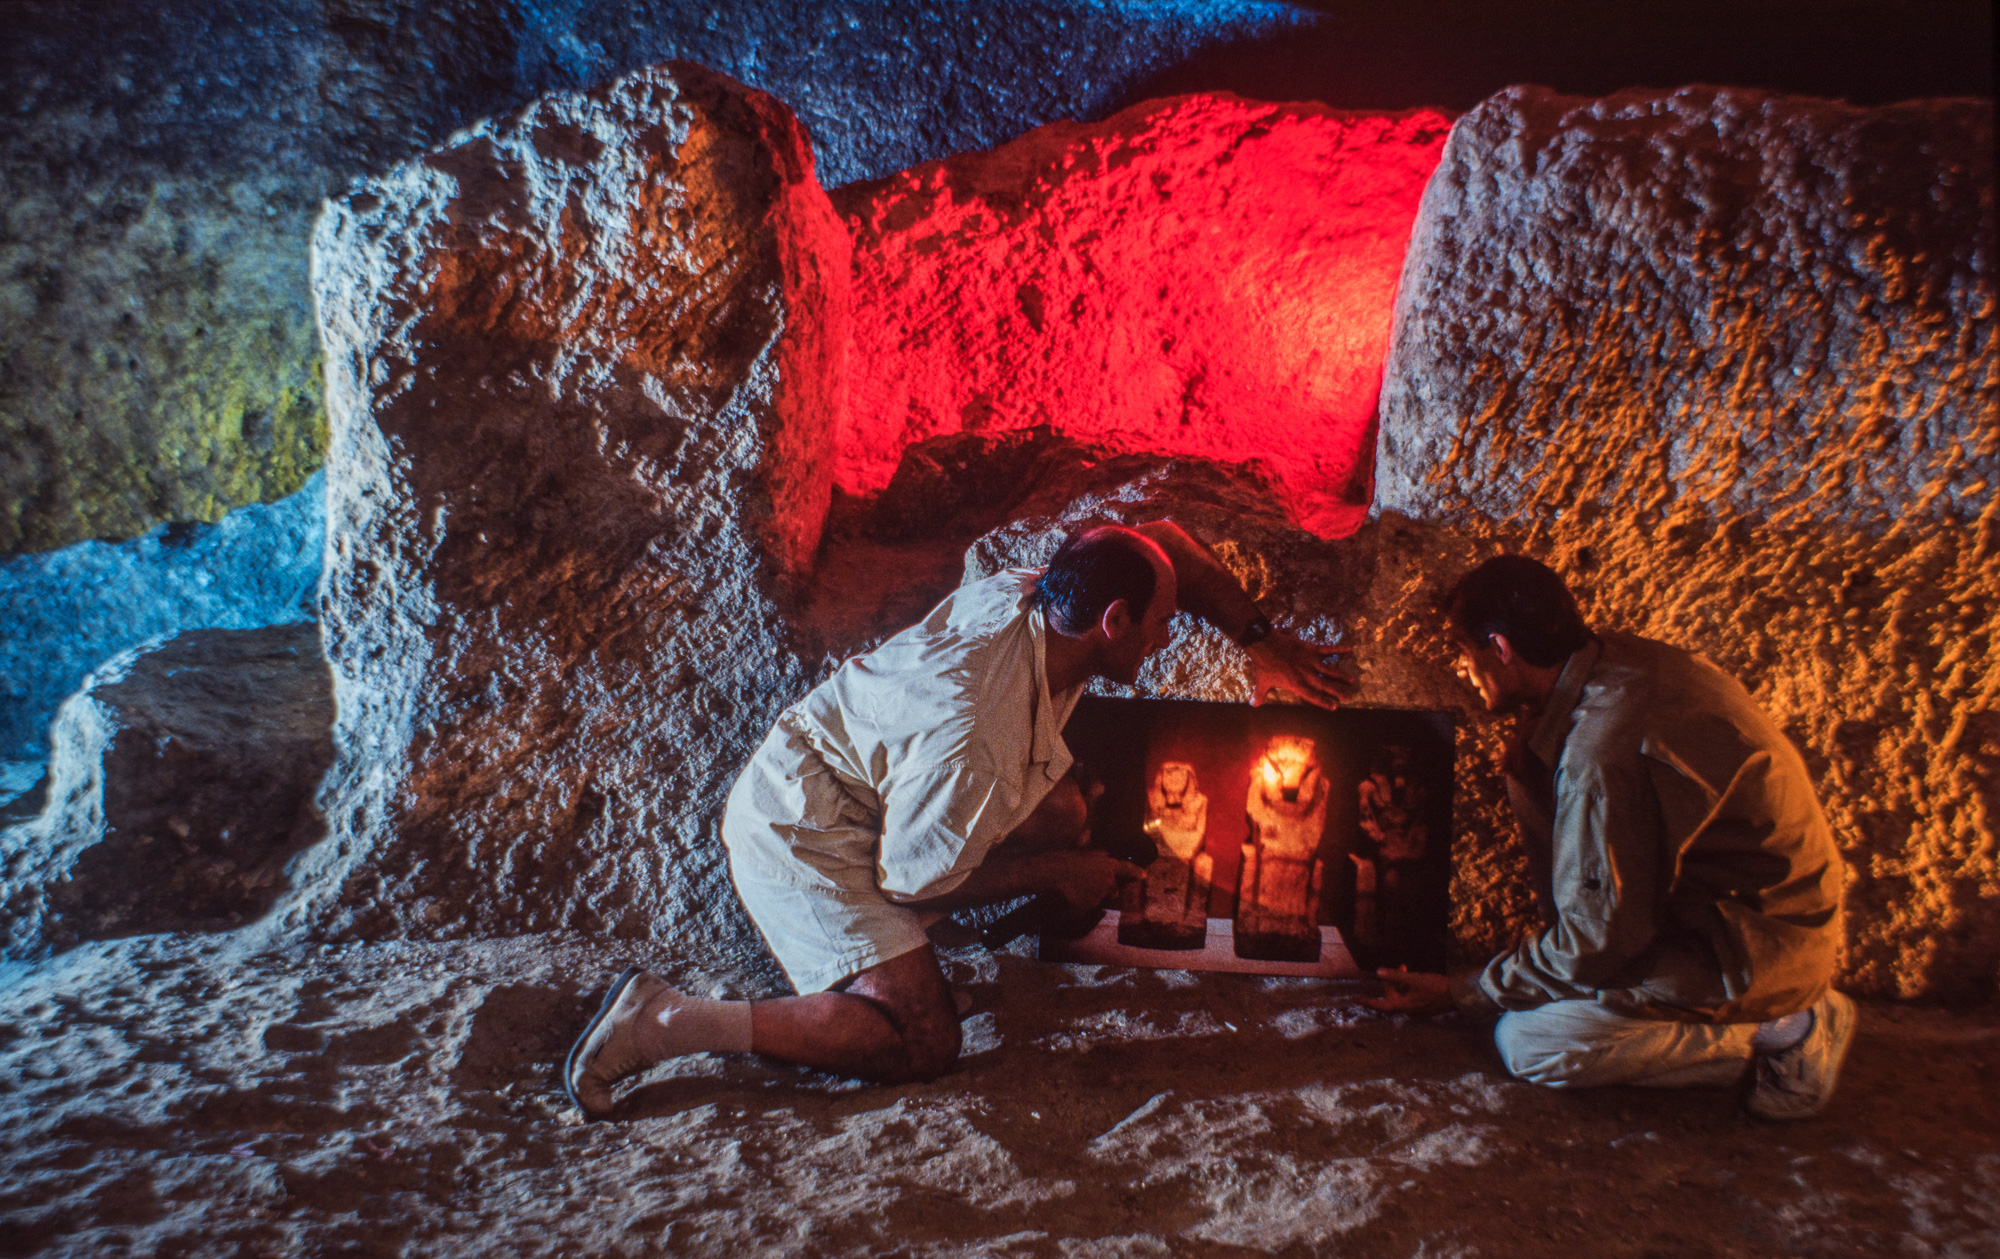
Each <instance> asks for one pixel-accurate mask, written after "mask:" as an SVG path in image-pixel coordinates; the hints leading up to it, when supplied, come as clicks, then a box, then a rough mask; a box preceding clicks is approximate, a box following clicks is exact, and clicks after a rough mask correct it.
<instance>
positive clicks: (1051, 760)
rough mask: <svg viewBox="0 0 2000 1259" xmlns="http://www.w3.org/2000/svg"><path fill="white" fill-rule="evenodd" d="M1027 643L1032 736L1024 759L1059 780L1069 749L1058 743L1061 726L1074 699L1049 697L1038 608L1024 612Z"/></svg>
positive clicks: (1044, 626)
mask: <svg viewBox="0 0 2000 1259" xmlns="http://www.w3.org/2000/svg"><path fill="white" fill-rule="evenodd" d="M1028 639H1029V641H1030V642H1031V643H1032V644H1033V648H1032V650H1031V652H1030V654H1031V655H1032V656H1033V657H1034V661H1035V734H1034V747H1033V748H1032V749H1031V750H1030V753H1029V756H1028V759H1029V761H1030V762H1032V763H1033V764H1036V765H1045V766H1047V767H1048V771H1049V777H1051V778H1061V777H1062V776H1063V775H1064V774H1067V773H1068V772H1069V767H1070V754H1069V745H1068V744H1066V743H1064V742H1063V740H1062V725H1063V721H1064V719H1065V718H1067V717H1068V716H1069V710H1070V709H1071V708H1073V707H1074V704H1072V703H1069V702H1067V701H1069V700H1071V699H1073V698H1074V696H1072V695H1070V694H1069V693H1068V692H1065V693H1064V695H1063V697H1062V700H1061V701H1059V700H1058V699H1057V698H1056V697H1055V696H1052V695H1050V694H1049V660H1048V624H1047V622H1046V621H1045V620H1044V618H1043V616H1042V610H1041V608H1040V607H1033V608H1029V609H1028ZM1078 689H1079V690H1081V689H1082V688H1081V687H1078Z"/></svg>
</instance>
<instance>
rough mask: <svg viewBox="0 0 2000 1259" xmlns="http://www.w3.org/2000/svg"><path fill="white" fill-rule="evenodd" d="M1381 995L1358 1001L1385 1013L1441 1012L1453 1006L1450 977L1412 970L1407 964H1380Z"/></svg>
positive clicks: (1378, 974)
mask: <svg viewBox="0 0 2000 1259" xmlns="http://www.w3.org/2000/svg"><path fill="white" fill-rule="evenodd" d="M1375 974H1376V975H1377V976H1378V977H1380V978H1381V980H1382V995H1381V996H1379V997H1363V998H1362V999H1361V1004H1362V1005H1365V1006H1367V1007H1368V1008H1369V1009H1371V1010H1380V1011H1382V1012H1383V1013H1384V1014H1444V1013H1446V1012H1448V1011H1449V1010H1450V1009H1451V1008H1452V1000H1451V980H1450V979H1449V978H1447V977H1446V976H1443V975H1431V974H1426V973H1425V972H1423V971H1413V970H1411V969H1410V968H1408V967H1407V966H1398V967H1397V968H1396V969H1394V970H1390V969H1389V968H1388V967H1386V966H1385V967H1383V968H1382V969H1381V970H1378V971H1376V972H1375Z"/></svg>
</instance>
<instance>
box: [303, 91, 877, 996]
mask: <svg viewBox="0 0 2000 1259" xmlns="http://www.w3.org/2000/svg"><path fill="white" fill-rule="evenodd" d="M812 171H813V168H812V159H811V154H810V150H809V149H808V147H807V144H806V139H805V136H804V134H803V132H802V131H801V129H800V128H799V127H798V125H797V124H796V123H795V122H794V120H793V119H792V117H791V116H790V115H789V114H788V113H786V112H785V110H784V108H783V107H782V106H780V105H779V104H778V103H777V102H776V101H774V100H773V99H771V98H770V97H768V96H765V95H763V94H761V93H757V92H752V91H750V90H748V89H746V88H743V87H741V86H740V85H738V84H735V83H733V82H731V81H729V80H727V79H724V78H722V77H721V76H719V75H716V74H714V73H712V72H709V71H705V70H701V69H699V68H697V67H692V66H686V65H672V66H668V67H661V68H656V69H653V70H648V71H643V72H640V73H637V74H634V75H631V76H628V77H626V78H623V79H619V80H617V81H615V82H612V83H610V84H607V85H605V86H603V87H599V88H596V89H593V90H591V91H588V92H582V93H576V94H568V95H556V96H551V97H548V98H545V99H543V100H542V101H540V102H537V103H536V104H534V105H533V106H531V107H529V108H527V109H526V110H524V111H523V112H521V113H520V114H519V115H517V116H515V117H512V118H508V119H504V120H500V121H497V122H493V123H488V124H482V125H480V126H478V127H475V128H473V129H472V130H470V131H468V132H466V133H464V134H463V135H461V136H460V137H459V138H458V139H457V140H456V141H455V142H454V143H452V144H450V145H449V146H447V147H445V148H443V149H440V150H438V151H436V152H433V153H430V154H427V155H425V156H424V157H423V158H421V159H420V160H417V161H414V162H411V163H409V164H407V165H405V166H402V167H400V168H398V169H396V170H394V171H392V172H390V173H389V174H387V175H384V176H382V177H380V178H378V179H375V180H371V181H369V182H367V183H365V184H363V185H360V186H358V187H357V188H356V189H355V190H354V191H353V192H352V193H351V194H350V195H349V196H348V197H347V198H346V199H345V200H343V201H341V202H339V203H337V204H334V205H332V206H331V207H330V208H329V210H328V212H327V214H326V216H325V218H324V220H323V221H322V223H321V225H320V229H319V234H318V238H317V241H316V244H315V264H314V282H315V285H316V291H317V294H318V298H319V305H320V320H321V327H322V330H323V334H324V338H325V342H326V346H327V356H328V371H327V399H328V408H329V415H330V417H331V426H332V445H331V450H330V455H329V459H328V466H327V496H328V572H327V576H326V582H325V586H324V590H323V600H322V613H323V620H324V625H325V630H326V639H327V652H328V658H329V660H330V661H331V663H332V665H333V669H334V679H335V693H336V695H337V696H338V698H339V710H340V717H339V722H338V725H337V727H336V740H335V742H336V748H337V759H336V762H335V766H334V770H333V772H332V774H331V775H329V778H328V786H327V789H326V792H325V795H324V807H325V809H326V812H327V815H328V825H329V838H328V840H327V842H326V843H325V844H324V845H322V846H321V847H320V848H319V849H317V850H315V851H314V852H313V853H312V854H309V857H308V859H307V860H308V862H309V863H310V864H311V865H312V867H313V872H312V874H311V876H310V878H309V879H307V878H303V877H302V881H301V882H302V886H305V885H306V884H310V885H311V888H312V890H311V891H310V892H309V893H308V894H302V895H301V896H300V897H299V898H298V899H297V900H296V901H294V902H293V903H292V904H291V905H290V906H289V907H288V909H287V913H286V915H285V917H284V920H283V921H284V924H285V926H286V927H287V928H288V929H292V928H303V929H307V930H309V931H312V932H315V933H322V934H331V935H341V934H344V933H366V934H370V935H377V934H385V933H388V934H394V933H406V934H419V935H421V934H443V935H450V934H456V933H463V932H467V931H475V930H476V931H478V932H481V933H485V934H507V933H511V932H518V931H533V930H541V929H549V928H557V927H573V928H581V929H588V930H592V931H599V932H608V933H614V934H620V935H625V936H636V937H642V938H643V937H675V938H680V939H684V940H691V941H693V942H695V946H696V947H699V948H701V949H702V950H703V951H705V952H708V953H711V954H713V955H715V956H717V957H718V958H721V957H726V956H728V955H731V952H732V950H734V951H735V954H736V955H742V956H748V955H750V954H753V953H760V952H761V947H760V946H759V945H758V944H757V943H756V940H755V936H754V934H751V933H749V932H748V927H747V923H746V921H745V920H744V919H743V918H742V916H741V914H740V912H739V911H737V910H736V908H735V898H734V896H733V895H732V894H731V893H730V889H729V883H728V877H727V873H726V870H725V868H724V865H723V857H722V851H721V848H720V846H719V842H718V840H717V839H716V837H715V823H716V820H717V814H718V812H719V807H720V803H721V800H722V798H723V795H724V794H725V792H726V790H727V788H728V786H729V783H730V781H731V779H732V778H733V775H734V773H735V771H736V769H737V767H738V766H740V764H741V763H742V761H743V760H744V759H745V758H746V757H747V755H748V753H749V751H750V750H751V748H752V747H753V746H754V743H755V742H756V741H757V740H758V739H761V738H762V736H763V733H764V732H765V730H766V729H768V727H769V724H770V722H771V721H772V720H773V719H774V718H775V716H776V714H777V711H778V709H779V708H780V707H781V706H782V705H783V704H784V703H786V702H788V701H789V700H791V699H792V698H794V697H795V696H796V694H797V693H798V692H799V691H800V690H801V689H802V688H803V685H804V675H803V674H802V672H801V667H800V664H799V661H798V659H797V658H796V656H795V655H794V653H793V650H792V648H791V645H790V644H789V642H788V641H787V639H786V637H785V633H784V630H783V626H782V622H781V620H780V614H779V604H778V602H777V600H778V598H779V597H780V595H781V594H782V593H783V590H784V588H785V585H786V583H787V581H788V580H789V579H790V578H791V577H792V576H793V575H795V574H796V573H797V572H798V571H799V570H800V569H801V568H802V567H803V566H804V564H805V563H806V562H807V560H809V558H810V556H811V555H812V553H813V550H814V547H815V546H816V544H817V541H818V536H819V530H820V528H821V524H822V521H823V518H824V514H825V510H826V502H827V495H828V485H829V483H828V477H827V472H828V469H829V468H830V466H831V443H832V440H833V434H834V431H835V427H836V425H837V422H838V417H839V414H840V410H841V405H842V399H841V375H840V366H841V356H842V353H843V351H844V346H845V344H846V338H847V332H846V326H845V322H844V319H843V312H844V310H845V303H846V292H845V290H846V285H847V276H848V266H849V258H848V248H847V238H846V235H845V233H844V232H843V231H842V229H841V226H840V222H839V220H838V218H836V217H835V216H834V214H833V212H832V209H831V207H830V206H829V205H828V203H827V200H826V196H825V194H824V193H823V192H822V191H821V190H820V189H819V186H818V185H817V183H816V182H815V181H814V178H813V173H812Z"/></svg>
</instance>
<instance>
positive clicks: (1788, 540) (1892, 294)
mask: <svg viewBox="0 0 2000 1259" xmlns="http://www.w3.org/2000/svg"><path fill="white" fill-rule="evenodd" d="M1993 139H1994V137H1993V114H1992V106H1991V104H1990V103H1989V102H1985V101H1916V102H1910V103H1906V104H1902V105H1895V106H1890V107H1886V108H1879V109H1858V108H1852V107H1849V106H1847V105H1844V104H1840V103H1835V102H1827V101H1816V100H1804V99H1798V98H1787V97H1777V96H1769V95H1765V94H1762V93H1757V92H1751V91H1740V90H1721V89H1714V88H1687V89H1683V90H1681V91H1677V92H1671V93H1663V92H1650V91H1646V92H1642V91H1632V92H1624V93H1620V94H1618V95H1616V96H1612V97H1609V98H1606V99H1604V100H1583V99H1577V98H1571V97H1559V96H1553V95H1550V94H1548V93H1547V92H1544V91H1541V90H1539V89H1513V90H1510V91H1508V92H1505V93H1502V94H1500V95H1499V96H1496V97H1494V98H1493V99H1491V100H1489V101H1488V102H1486V103H1485V104H1483V105H1481V106H1480V107H1479V108H1478V109H1476V110H1474V111H1473V112H1472V113H1470V114H1468V115H1466V116H1465V117H1464V118H1463V119H1461V120H1460V121H1459V123H1458V125H1457V127H1456V129H1455V130H1454V131H1453V133H1452V138H1451V141H1450V143H1449V144H1448V145H1447V146H1446V148H1445V153H1444V158H1443V161H1442V163H1441V164H1440V166H1439V168H1438V172H1437V175H1436V178H1435V179H1434V180H1433V182H1432V185H1431V187H1430V190H1429V191H1428V192H1427V193H1426V194H1425V199H1424V205H1423V210H1422V212H1421V213H1420V214H1419V216H1418V220H1417V226H1416V230H1415V233H1414V237H1413V240H1412V244H1411V253H1410V259H1409V263H1408V266H1407V269H1406V270H1405V272H1404V275H1405V281H1404V286H1403V291H1402V293H1401V295H1400V298H1399V301H1398V307H1397V316H1396V339H1395V345H1394V347H1393V349H1392V351H1391V354H1390V358H1389V365H1388V370H1387V374H1386V377H1385V380H1384V385H1383V398H1382V433H1381V460H1380V464H1379V466H1378V469H1377V503H1378V506H1380V507H1381V508H1383V509H1385V510H1388V511H1392V512H1394V513H1399V514H1401V515H1403V516H1406V517H1413V518H1416V519H1418V520H1420V521H1423V522H1427V523H1428V524H1429V525H1432V526H1438V527H1440V528H1438V529H1433V530H1432V531H1431V532H1432V536H1434V537H1438V538H1440V539H1443V538H1447V537H1448V538H1451V539H1453V541H1452V542H1451V543H1450V545H1451V546H1453V547H1457V548H1460V549H1464V548H1467V547H1469V548H1470V549H1471V550H1472V551H1473V552H1474V553H1475V554H1478V553H1485V552H1490V551H1491V550H1493V549H1495V548H1498V547H1502V546H1505V547H1509V548H1514V549H1523V550H1526V551H1528V552H1530V553H1533V554H1536V555H1538V556H1541V557H1543V558H1545V559H1547V560H1548V561H1549V562H1551V563H1552V564H1554V565H1555V566H1556V567H1557V568H1559V569H1561V570H1562V571H1564V572H1566V573H1567V574H1568V575H1569V576H1570V578H1571V580H1572V582H1573V584H1575V585H1576V586H1577V587H1578V588H1579V589H1580V590H1581V592H1582V594H1583V595H1584V598H1585V603H1586V609H1587V611H1589V612H1590V614H1591V615H1592V616H1593V617H1594V618H1595V619H1596V620H1597V621H1598V622H1599V623H1601V624H1604V625H1606V626H1609V627H1615V628H1624V629H1629V630H1634V631H1637V632H1640V633H1645V634H1650V635H1652V636H1654V637H1658V638H1663V639H1666V640H1668V641H1671V642H1677V643H1680V644H1682V645H1685V646H1688V647H1691V648H1693V649H1695V650H1698V651H1700V652H1702V653H1704V654H1706V655H1708V656H1710V657H1711V658H1712V659H1714V660H1715V661H1716V662H1717V663H1718V664H1720V665H1722V666H1723V667H1724V668H1725V669H1728V670H1729V671H1730V672H1732V673H1734V674H1736V675H1737V676H1739V677H1741V678H1743V679H1744V680H1745V682H1746V683H1747V684H1748V685H1749V686H1750V687H1751V688H1752V690H1753V692H1754V693H1755V694H1756V695H1757V697H1758V698H1759V700H1760V701H1761V702H1763V703H1764V704H1765V705H1766V706H1767V707H1768V708H1769V709H1770V710H1771V711H1772V712H1773V713H1774V714H1775V715H1776V716H1777V717H1778V719H1779V721H1780V723H1781V724H1783V725H1784V726H1785V727H1786V728H1787V729H1788V731H1789V732H1790V733H1791V735H1792V737H1793V739H1794V740H1795V741H1796V742H1798V744H1799V745H1800V747H1801V749H1802V751H1803V752H1804V754H1805V757H1806V760H1807V763H1808V764H1809V765H1811V766H1812V767H1813V768H1814V771H1815V774H1816V776H1817V779H1818V784H1819V789H1820V794H1821V798H1822V800H1823V801H1824V803H1825V805H1826V808H1827V812H1828V815H1829V817H1830V819H1831V820H1832V822H1833V824H1834V827H1835V831H1836V833H1837V834H1838V836H1839V837H1840V840H1841V842H1842V844H1843V845H1844V846H1845V847H1846V849H1847V852H1848V857H1849V866H1850V871H1851V882H1850V885H1849V894H1848V920H1849V935H1848V952H1847V958H1846V970H1845V974H1844V978H1843V982H1845V983H1847V984H1848V985H1849V986H1850V987H1853V988H1856V989H1859V990H1863V991H1868V992H1874V993H1879V994H1884V995H1903V996H1917V995H1925V996H1945V995H1953V994H1959V995H1975V996H1984V997H1990V996H1992V995H1993V991H1994V989H1993V984H1994V976H1995V973H1996V966H2000V912H1996V909H2000V900H1996V892H1995V889H1996V888H2000V854H1996V852H1995V849H1994V845H1993V842H1992V836H1993V827H1994V822H1995V818H1996V816H2000V815H1997V814H1996V809H2000V800H1997V799H1996V797H1995V795H1994V791H1993V786H1992V783H1993V781H1994V778H1993V771H1994V766H1995V765H1996V764H2000V725H1996V724H1995V722H1994V720H1993V718H1992V713H1993V711H1994V708H1995V697H1996V687H2000V680H1996V675H1995V673H1994V667H1993V661H1994V659H1995V658H1996V648H2000V605H1996V603H1995V599H1994V594H1995V591H1996V590H2000V547H1996V546H1995V545H1994V537H1993V529H1994V513H1995V511H1996V510H2000V509H1996V507H1995V503H1996V501H2000V496H1996V490H2000V425H1996V424H1995V422H1994V417H1995V415H1996V411H2000V317H1996V310H2000V302H1996V286H1995V277H1994V273H1993V266H1994V253H1993V242H1994V239H1995V226H1996V224H1995V207H1994V199H1993V186H1994V179H1993V151H1994V149H1993ZM1407 527H1411V528H1416V527H1417V526H1414V525H1410V526H1407ZM1440 545H1441V546H1442V545H1444V543H1443V542H1440ZM1453 575H1454V566H1453V565H1451V564H1435V565H1432V566H1430V567H1429V569H1428V571H1424V572H1419V573H1417V574H1416V577H1417V578H1418V581H1417V584H1415V585H1413V586H1412V587H1411V591H1410V593H1411V594H1412V595H1413V596H1416V597H1418V599H1419V601H1421V600H1422V599H1424V598H1427V597H1429V596H1431V595H1435V594H1436V593H1437V592H1438V591H1439V590H1440V589H1441V588H1442V586H1443V584H1444V583H1446V582H1448V581H1449V580H1450V578H1451V577H1452V576H1453ZM1411 632H1412V633H1413V634H1419V633H1421V632H1422V631H1421V630H1420V629H1417V628H1415V627H1413V628H1412V631H1411ZM1413 641H1414V639H1413Z"/></svg>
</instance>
